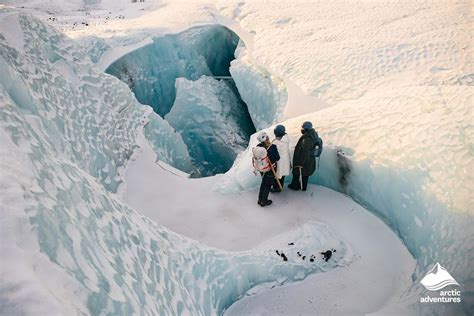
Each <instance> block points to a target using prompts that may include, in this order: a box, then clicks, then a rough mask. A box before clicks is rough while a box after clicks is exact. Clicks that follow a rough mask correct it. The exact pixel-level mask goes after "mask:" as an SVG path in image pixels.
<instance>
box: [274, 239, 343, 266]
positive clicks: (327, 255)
mask: <svg viewBox="0 0 474 316" xmlns="http://www.w3.org/2000/svg"><path fill="white" fill-rule="evenodd" d="M294 245H295V243H293V242H290V243H288V246H294ZM335 252H336V249H334V248H331V249H329V250H326V251H322V252H320V253H319V254H320V255H322V257H321V259H322V260H324V261H326V262H328V261H329V259H331V257H332V254H333V253H335ZM275 253H276V254H277V255H278V256H280V257H281V258H282V259H283V261H288V257H287V256H286V255H285V253H284V252H283V251H279V250H275ZM296 254H297V255H298V257H300V258H301V260H306V257H307V256H306V255H305V254H303V253H301V252H300V251H297V252H296ZM314 260H316V256H315V255H313V254H312V255H311V256H310V257H309V261H310V262H314Z"/></svg>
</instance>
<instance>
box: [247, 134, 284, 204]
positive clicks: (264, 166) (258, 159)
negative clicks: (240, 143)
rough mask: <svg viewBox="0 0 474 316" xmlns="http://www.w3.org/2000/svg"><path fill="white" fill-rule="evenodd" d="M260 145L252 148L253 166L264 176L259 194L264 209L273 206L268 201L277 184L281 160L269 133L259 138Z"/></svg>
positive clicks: (259, 201)
mask: <svg viewBox="0 0 474 316" xmlns="http://www.w3.org/2000/svg"><path fill="white" fill-rule="evenodd" d="M257 140H258V141H259V144H258V145H257V147H254V148H252V153H253V158H252V161H253V166H254V168H255V170H256V171H258V172H260V175H261V176H262V183H261V184H260V191H259V192H258V205H260V206H262V207H264V206H267V205H270V204H272V200H269V199H268V194H270V189H271V187H272V185H273V183H274V182H275V175H276V172H275V170H276V168H277V161H278V160H280V155H279V154H278V149H277V147H276V146H275V145H273V144H272V143H271V142H270V139H269V138H268V135H267V133H265V132H262V133H260V135H258V136H257Z"/></svg>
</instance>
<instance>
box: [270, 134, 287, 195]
mask: <svg viewBox="0 0 474 316" xmlns="http://www.w3.org/2000/svg"><path fill="white" fill-rule="evenodd" d="M273 133H274V134H275V139H274V140H273V144H275V145H276V146H277V149H278V153H279V154H280V160H279V161H278V165H277V170H276V174H277V176H278V178H279V180H280V183H281V185H282V186H283V183H284V182H285V176H288V175H289V174H290V170H291V156H290V138H289V137H288V134H286V130H285V126H283V125H277V126H276V127H275V129H274V130H273ZM280 191H281V190H280V188H279V186H278V183H277V182H276V179H275V183H274V185H273V187H272V189H271V192H273V193H277V192H280Z"/></svg>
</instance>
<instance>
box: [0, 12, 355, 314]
mask: <svg viewBox="0 0 474 316" xmlns="http://www.w3.org/2000/svg"><path fill="white" fill-rule="evenodd" d="M7 14H13V15H12V16H10V17H15V18H17V19H18V22H19V26H20V28H21V30H22V34H18V35H23V37H24V45H25V47H24V51H19V50H17V49H16V48H15V47H13V46H11V45H10V43H9V41H8V40H6V39H5V36H3V33H4V32H6V31H4V30H3V29H2V31H1V32H2V33H1V34H0V65H1V67H0V71H1V75H0V107H1V109H2V110H1V112H0V129H1V133H0V137H1V138H0V140H1V143H2V146H0V153H1V156H2V161H1V164H0V174H1V175H2V177H0V188H1V194H0V197H1V199H2V201H1V202H2V203H1V205H2V212H1V213H0V216H1V221H0V225H1V227H0V233H1V240H2V242H1V244H0V247H1V248H0V254H1V258H0V261H1V262H2V265H1V266H0V281H1V282H0V287H1V289H0V301H1V306H0V307H1V313H2V314H8V315H19V314H31V315H33V314H48V315H72V314H90V315H99V314H101V315H102V314H122V315H130V314H150V315H158V314H160V315H179V314H186V315H189V314H191V315H210V314H220V313H221V312H222V311H223V310H224V309H225V308H226V307H228V306H229V305H230V304H231V303H232V302H234V301H235V300H236V299H237V298H239V297H240V296H241V295H243V294H244V293H245V292H246V291H247V290H248V289H250V288H251V287H253V286H255V285H257V284H259V283H262V282H277V283H279V284H281V283H284V282H287V281H295V280H301V279H302V278H304V277H305V276H306V275H308V274H309V273H312V272H316V271H326V270H328V269H331V268H333V267H335V266H338V265H345V264H347V263H348V260H350V252H348V251H346V249H347V248H346V247H345V246H344V244H342V243H341V242H340V241H339V240H338V238H336V237H334V236H333V235H332V233H331V232H330V231H328V228H327V227H325V226H321V225H316V224H308V225H307V226H306V227H305V229H304V232H307V233H308V234H302V232H303V231H302V230H298V231H294V232H290V233H288V239H291V240H294V242H295V243H297V242H299V243H300V244H301V246H302V247H303V248H305V249H314V251H316V250H320V249H321V248H322V247H326V246H327V245H329V246H330V247H337V249H338V252H337V256H335V257H334V260H333V261H330V262H328V263H326V262H323V261H319V262H318V263H315V264H308V263H304V262H301V261H294V260H292V259H291V258H290V260H289V261H288V262H284V261H283V260H282V259H281V258H280V257H278V256H276V255H275V253H274V250H273V249H268V248H259V249H256V250H252V251H246V252H225V251H219V250H216V249H212V248H208V247H205V246H203V245H200V244H198V243H197V242H194V241H192V240H190V239H187V238H184V237H182V236H180V235H178V234H175V233H172V232H170V231H168V230H167V229H165V228H163V227H162V226H160V225H159V224H156V223H154V222H152V221H150V220H149V219H147V218H144V217H142V216H141V215H139V213H137V212H135V211H134V210H132V209H130V208H129V207H128V206H127V205H126V204H125V203H124V202H123V200H122V199H120V198H119V197H118V196H117V195H116V194H114V191H115V190H116V188H117V185H118V184H119V183H120V180H121V176H120V169H121V168H122V167H123V166H124V164H125V163H126V161H127V160H128V158H129V156H130V154H131V152H132V150H133V148H134V146H135V138H136V134H137V132H138V130H139V129H141V128H142V124H143V121H144V120H146V115H147V114H148V113H147V112H148V111H149V108H147V107H144V106H142V105H140V104H139V103H138V102H137V101H136V99H135V98H134V97H133V95H132V93H131V92H130V90H129V89H128V88H127V86H126V85H124V84H123V83H121V82H120V81H119V80H117V79H116V78H114V77H112V76H108V75H105V74H102V73H101V72H99V71H98V70H97V69H96V68H94V66H92V62H91V61H90V59H89V57H88V52H87V50H86V49H84V48H82V47H80V46H78V45H77V44H75V43H74V42H72V41H71V40H69V39H68V38H66V37H65V36H62V35H60V34H59V33H57V32H56V31H54V30H53V29H51V28H50V27H48V26H46V25H45V24H43V23H42V22H40V21H39V20H36V19H34V18H31V17H30V16H27V15H16V14H15V13H12V12H11V11H9V10H7V9H3V10H2V12H0V19H2V18H3V17H4V16H5V15H7ZM150 120H151V121H150V123H149V124H150V125H149V128H150V131H149V132H151V133H154V132H156V131H154V129H158V130H159V129H162V131H164V132H160V134H161V133H163V134H165V137H168V136H166V133H168V131H169V128H167V127H166V126H165V125H162V124H161V123H160V120H159V119H156V117H155V118H154V117H153V116H150ZM177 139H178V138H177ZM177 144H178V146H177V147H176V152H175V153H167V152H166V149H167V148H168V149H169V148H170V147H169V143H168V142H167V141H164V142H163V144H159V143H158V144H154V146H155V148H156V147H161V146H164V149H163V148H161V149H160V150H164V153H162V155H163V156H165V157H168V156H166V155H174V154H175V155H176V156H179V157H181V158H182V161H183V163H185V162H186V159H187V157H186V156H185V155H184V154H183V153H182V151H184V147H183V144H181V145H179V142H178V143H177ZM323 243H324V244H323ZM339 250H340V251H339Z"/></svg>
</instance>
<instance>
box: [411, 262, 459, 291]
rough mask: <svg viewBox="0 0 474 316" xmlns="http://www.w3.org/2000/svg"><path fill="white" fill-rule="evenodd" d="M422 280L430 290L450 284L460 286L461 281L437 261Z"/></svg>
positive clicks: (437, 289) (436, 289)
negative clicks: (457, 280)
mask: <svg viewBox="0 0 474 316" xmlns="http://www.w3.org/2000/svg"><path fill="white" fill-rule="evenodd" d="M420 282H421V284H423V286H424V287H425V288H426V289H427V290H430V291H439V290H441V289H442V288H444V287H446V286H448V285H457V286H459V283H458V282H456V280H455V279H454V278H453V277H452V276H451V274H449V272H448V271H447V270H446V269H445V268H443V267H442V266H441V265H440V264H439V263H436V264H435V266H434V267H433V268H432V269H431V270H430V271H428V273H427V274H426V275H425V277H424V278H423V279H422V280H421V281H420Z"/></svg>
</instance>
